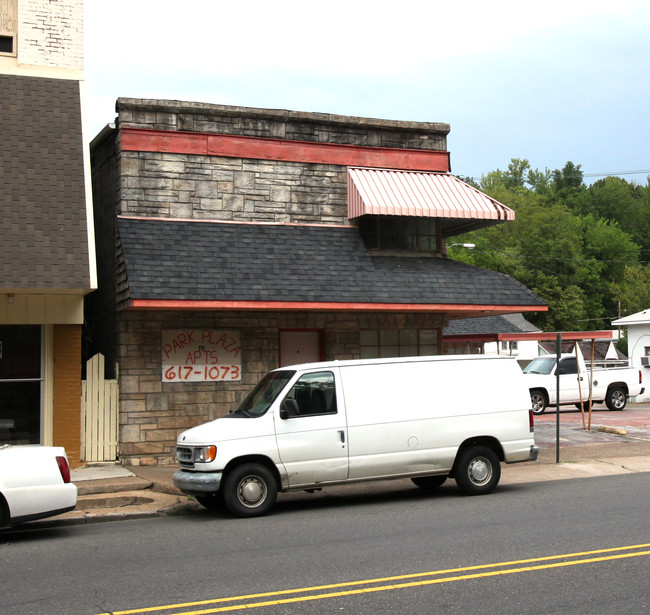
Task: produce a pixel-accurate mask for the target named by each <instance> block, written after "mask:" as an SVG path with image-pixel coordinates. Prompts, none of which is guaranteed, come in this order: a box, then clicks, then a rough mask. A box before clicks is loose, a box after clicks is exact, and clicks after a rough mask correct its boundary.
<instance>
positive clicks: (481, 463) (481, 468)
mask: <svg viewBox="0 0 650 615" xmlns="http://www.w3.org/2000/svg"><path fill="white" fill-rule="evenodd" d="M491 476H492V468H491V466H490V464H489V463H488V461H487V460H486V459H484V458H483V457H477V458H476V459H473V460H472V463H471V464H470V466H469V477H470V479H471V481H472V482H473V483H474V484H475V485H482V484H484V483H486V482H487V481H489V480H490V477H491Z"/></svg>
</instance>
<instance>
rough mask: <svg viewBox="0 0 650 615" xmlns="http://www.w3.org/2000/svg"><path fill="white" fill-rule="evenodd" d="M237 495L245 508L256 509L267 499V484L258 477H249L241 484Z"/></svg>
mask: <svg viewBox="0 0 650 615" xmlns="http://www.w3.org/2000/svg"><path fill="white" fill-rule="evenodd" d="M237 495H238V496H239V501H240V502H241V503H242V504H243V505H244V506H248V507H249V508H254V507H255V506H259V504H261V503H262V502H263V501H264V500H265V499H266V484H265V483H264V481H262V480H260V479H259V478H258V477H257V476H247V477H246V478H244V480H242V481H241V482H240V483H239V489H238V490H237Z"/></svg>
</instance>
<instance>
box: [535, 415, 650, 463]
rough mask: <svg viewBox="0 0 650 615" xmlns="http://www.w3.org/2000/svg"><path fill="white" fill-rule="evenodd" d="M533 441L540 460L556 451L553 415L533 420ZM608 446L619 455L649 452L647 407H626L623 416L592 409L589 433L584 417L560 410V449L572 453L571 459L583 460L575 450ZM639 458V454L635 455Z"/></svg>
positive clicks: (554, 417) (649, 431)
mask: <svg viewBox="0 0 650 615" xmlns="http://www.w3.org/2000/svg"><path fill="white" fill-rule="evenodd" d="M534 420H535V441H536V443H537V445H538V446H539V447H540V449H541V454H540V457H547V456H548V455H549V453H550V452H551V451H553V452H554V451H555V449H556V437H557V430H556V413H555V409H554V408H553V409H549V410H547V411H546V412H545V413H544V414H540V415H536V416H535V419H534ZM584 425H585V426H587V427H589V413H588V412H585V414H584ZM603 444H611V445H612V447H611V448H612V450H618V451H619V453H618V454H619V455H626V454H628V452H633V451H634V452H636V451H638V450H648V451H649V452H650V404H628V405H627V407H626V408H625V410H623V411H622V412H612V411H610V410H608V409H607V407H606V406H605V405H600V404H599V405H597V406H594V408H593V410H592V413H591V429H585V428H584V427H583V415H582V413H581V412H580V410H578V409H577V408H575V407H573V406H562V407H561V409H560V448H561V449H565V450H568V449H572V456H582V455H580V453H579V452H578V450H573V449H576V447H577V448H578V449H579V448H582V447H584V446H589V445H603ZM636 454H638V453H636Z"/></svg>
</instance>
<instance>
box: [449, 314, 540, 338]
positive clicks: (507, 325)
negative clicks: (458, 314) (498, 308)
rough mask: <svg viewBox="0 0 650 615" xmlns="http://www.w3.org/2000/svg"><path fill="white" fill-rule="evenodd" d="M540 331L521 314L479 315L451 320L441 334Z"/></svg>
mask: <svg viewBox="0 0 650 615" xmlns="http://www.w3.org/2000/svg"><path fill="white" fill-rule="evenodd" d="M532 331H540V329H538V328H537V327H536V326H535V325H533V324H531V323H529V322H528V321H527V320H526V319H525V318H524V317H523V316H522V315H521V314H503V315H499V316H481V317H479V318H462V319H457V320H452V321H451V322H450V323H449V326H448V327H446V328H445V329H444V330H443V332H442V334H443V335H445V336H450V335H490V334H497V333H526V332H532Z"/></svg>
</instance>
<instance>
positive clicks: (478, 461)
mask: <svg viewBox="0 0 650 615" xmlns="http://www.w3.org/2000/svg"><path fill="white" fill-rule="evenodd" d="M500 478H501V465H500V464H499V458H498V457H497V456H496V454H495V453H494V451H493V450H492V449H490V448H488V447H487V446H472V447H471V448H468V449H467V450H465V451H464V452H463V453H461V456H460V457H459V458H458V461H457V463H456V468H455V470H454V479H455V480H456V484H457V485H458V487H460V489H461V491H463V492H464V493H466V494H467V495H483V494H485V493H490V491H492V490H493V489H494V488H495V487H496V486H497V483H498V482H499V479H500Z"/></svg>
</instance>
